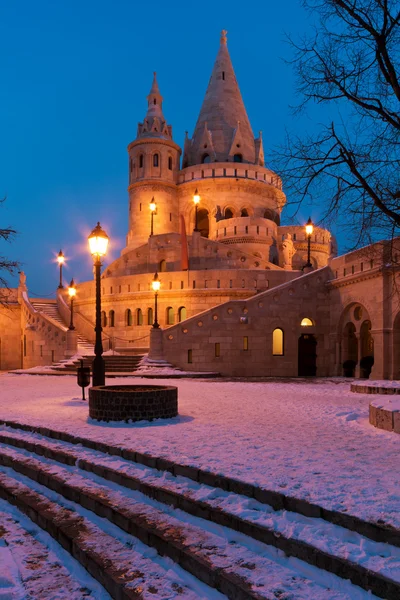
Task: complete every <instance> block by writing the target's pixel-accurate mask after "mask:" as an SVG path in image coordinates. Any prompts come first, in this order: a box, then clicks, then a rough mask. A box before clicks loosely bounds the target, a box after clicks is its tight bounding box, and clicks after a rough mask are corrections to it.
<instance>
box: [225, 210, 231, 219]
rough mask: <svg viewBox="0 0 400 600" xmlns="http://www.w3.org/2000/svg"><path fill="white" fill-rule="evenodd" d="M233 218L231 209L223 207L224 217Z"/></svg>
mask: <svg viewBox="0 0 400 600" xmlns="http://www.w3.org/2000/svg"><path fill="white" fill-rule="evenodd" d="M232 218H233V210H232V209H231V208H226V209H225V219H232Z"/></svg>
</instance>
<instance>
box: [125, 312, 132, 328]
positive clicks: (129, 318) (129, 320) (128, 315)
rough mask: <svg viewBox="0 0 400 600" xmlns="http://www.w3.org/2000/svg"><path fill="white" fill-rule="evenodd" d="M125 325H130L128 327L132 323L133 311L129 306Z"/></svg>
mask: <svg viewBox="0 0 400 600" xmlns="http://www.w3.org/2000/svg"><path fill="white" fill-rule="evenodd" d="M125 325H128V327H131V325H132V311H131V309H130V308H127V309H126V311H125Z"/></svg>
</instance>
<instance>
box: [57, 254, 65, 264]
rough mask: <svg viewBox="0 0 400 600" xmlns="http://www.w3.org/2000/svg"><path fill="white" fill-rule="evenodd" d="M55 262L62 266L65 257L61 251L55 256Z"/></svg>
mask: <svg viewBox="0 0 400 600" xmlns="http://www.w3.org/2000/svg"><path fill="white" fill-rule="evenodd" d="M57 262H58V264H59V265H60V266H61V265H63V264H64V262H65V256H64V254H63V251H62V250H60V252H59V253H58V254H57Z"/></svg>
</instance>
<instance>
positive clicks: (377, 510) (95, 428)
mask: <svg viewBox="0 0 400 600" xmlns="http://www.w3.org/2000/svg"><path fill="white" fill-rule="evenodd" d="M143 381H145V382H146V384H148V380H141V379H137V378H136V379H135V380H134V381H132V383H135V384H139V383H141V382H143ZM111 382H112V384H116V383H121V384H125V385H126V384H128V383H131V381H130V380H129V379H126V378H124V379H121V380H118V379H113V380H111V381H110V383H111ZM152 382H153V383H155V384H156V383H159V384H161V385H162V384H165V380H164V381H163V380H159V381H158V380H153V381H152ZM168 384H169V385H177V386H178V389H179V417H177V418H175V419H170V420H167V421H161V420H160V421H156V422H154V423H151V424H150V423H136V424H133V425H127V424H118V425H115V424H114V425H111V424H108V425H107V424H98V423H94V422H90V420H89V419H88V407H87V404H85V403H83V402H82V401H81V400H79V399H78V398H79V395H80V390H79V388H78V387H77V385H76V381H75V377H72V376H71V377H67V376H66V377H50V376H49V377H47V376H41V377H33V376H29V375H11V374H4V375H0V390H1V391H0V418H2V419H10V420H15V421H19V422H24V423H29V424H32V425H44V426H48V427H51V428H53V429H58V430H64V431H68V432H69V433H72V434H74V435H81V436H85V437H88V438H92V439H97V440H100V441H103V442H108V443H110V444H117V445H119V446H122V447H125V448H130V449H134V450H137V451H141V452H149V453H151V454H154V455H157V456H163V457H165V458H169V459H172V460H174V461H176V462H180V463H183V464H189V465H195V466H197V467H201V468H202V469H208V470H210V471H214V472H216V473H223V474H225V475H230V476H233V477H236V478H240V479H242V480H245V481H248V482H251V483H254V484H258V485H261V486H263V487H265V488H268V489H273V490H278V491H280V492H283V493H286V494H289V495H293V496H297V497H301V498H305V499H307V500H309V501H312V502H315V503H318V504H321V505H323V506H325V507H327V508H331V509H334V510H339V511H344V512H348V513H351V514H354V515H357V516H359V517H361V518H363V519H366V520H373V521H377V520H379V519H380V520H382V521H384V522H386V523H390V524H392V525H394V526H396V527H400V510H399V509H400V492H399V489H400V487H399V480H400V464H399V460H398V455H399V450H400V436H398V435H396V434H394V433H388V432H385V431H382V430H378V429H374V428H373V427H371V426H370V425H369V423H368V404H369V402H370V401H371V396H368V395H363V394H353V393H351V392H350V391H349V387H350V386H349V383H348V382H346V383H344V382H340V381H338V382H335V381H329V382H324V381H322V380H315V381H310V382H300V381H295V380H294V381H293V382H259V383H256V382H254V383H253V382H227V381H204V380H176V381H174V380H168ZM375 399H376V397H375Z"/></svg>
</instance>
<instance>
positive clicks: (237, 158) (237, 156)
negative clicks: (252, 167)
mask: <svg viewBox="0 0 400 600" xmlns="http://www.w3.org/2000/svg"><path fill="white" fill-rule="evenodd" d="M233 162H239V163H240V162H243V156H242V155H241V154H235V155H234V157H233Z"/></svg>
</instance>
